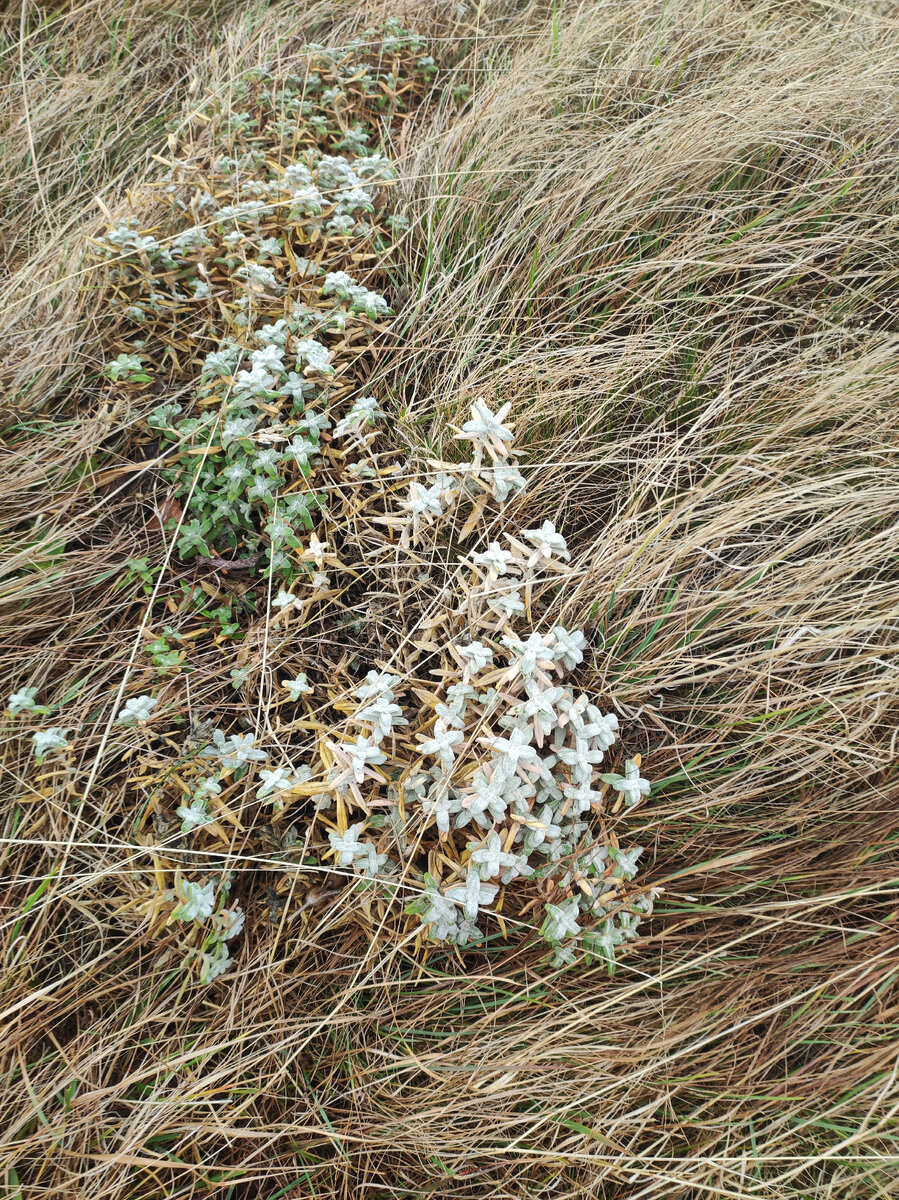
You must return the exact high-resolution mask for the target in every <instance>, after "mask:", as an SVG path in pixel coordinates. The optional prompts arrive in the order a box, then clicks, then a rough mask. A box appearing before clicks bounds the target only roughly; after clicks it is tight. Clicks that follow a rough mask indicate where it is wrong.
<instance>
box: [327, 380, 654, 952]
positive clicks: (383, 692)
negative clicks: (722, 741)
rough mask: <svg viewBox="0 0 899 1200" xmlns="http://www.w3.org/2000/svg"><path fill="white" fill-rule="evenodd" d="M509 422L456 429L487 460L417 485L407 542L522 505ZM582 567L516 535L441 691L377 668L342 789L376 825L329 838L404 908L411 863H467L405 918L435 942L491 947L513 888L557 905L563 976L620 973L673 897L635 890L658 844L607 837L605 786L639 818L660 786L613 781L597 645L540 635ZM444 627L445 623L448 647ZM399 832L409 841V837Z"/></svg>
mask: <svg viewBox="0 0 899 1200" xmlns="http://www.w3.org/2000/svg"><path fill="white" fill-rule="evenodd" d="M509 410H510V406H509V405H504V406H503V407H502V408H501V409H500V410H499V411H498V412H495V413H494V412H492V411H491V410H490V408H489V407H488V406H487V404H486V403H485V402H484V401H483V400H476V401H475V402H474V404H473V406H472V412H471V419H470V420H469V421H467V422H466V423H465V424H464V425H462V427H461V428H460V429H459V430H458V431H457V437H458V439H459V440H460V441H462V442H467V443H470V444H471V447H472V450H473V453H472V458H471V460H470V461H468V462H465V463H462V464H455V465H452V464H447V463H442V462H441V463H438V464H435V469H434V474H433V475H431V476H426V477H425V478H423V479H418V480H415V481H413V483H412V484H411V485H410V487H409V493H408V496H407V498H406V499H405V500H403V501H401V504H400V513H399V514H397V515H395V516H393V517H391V518H388V523H390V524H392V525H393V526H394V527H395V528H397V529H398V530H399V532H400V542H401V544H403V545H407V546H412V545H414V544H415V543H416V542H418V541H420V540H421V539H422V538H423V537H424V536H426V533H427V531H432V532H433V531H434V530H436V528H437V526H438V525H439V523H440V522H441V521H449V520H451V519H452V515H453V510H454V509H455V508H456V507H457V506H458V505H459V504H461V503H463V502H465V501H468V502H469V503H471V504H472V505H473V506H475V508H477V507H478V506H481V507H483V505H484V504H485V503H487V502H493V503H495V504H497V505H498V506H499V508H500V510H504V509H506V508H507V507H508V502H509V500H510V497H513V496H517V495H519V494H520V493H521V492H523V491H524V489H525V486H526V483H525V480H524V478H523V476H522V475H521V472H520V469H519V462H518V459H517V456H516V453H515V449H514V444H513V443H514V435H513V431H512V429H511V427H510V426H509V425H508V424H506V422H507V420H508V414H509ZM569 558H570V554H569V550H568V547H567V544H566V541H565V538H564V536H563V535H562V533H561V532H560V531H559V530H558V529H557V528H556V527H555V525H554V524H553V522H552V521H550V520H548V519H547V520H544V521H543V522H542V523H541V524H540V525H539V526H536V527H534V528H525V529H522V530H515V531H514V532H511V531H509V529H508V526H507V528H506V532H505V533H504V535H503V537H502V540H491V541H488V542H487V544H486V545H484V546H482V547H480V548H473V549H472V550H471V551H470V552H469V554H468V555H467V556H466V557H465V559H464V561H463V564H462V568H461V575H460V577H459V578H458V587H457V594H456V601H455V603H453V601H452V598H449V600H448V601H447V607H446V612H445V613H444V614H443V618H442V620H443V624H444V626H445V628H446V630H451V629H452V628H453V626H454V624H455V626H458V625H459V623H460V621H461V623H462V624H463V625H464V629H465V632H464V633H463V634H462V635H456V636H453V635H452V634H450V633H447V643H448V651H447V653H446V656H445V658H444V660H443V664H442V669H441V670H440V671H438V674H439V675H440V676H441V678H442V681H443V682H442V686H441V689H440V693H439V694H436V695H434V697H433V699H432V700H430V701H429V702H428V703H426V704H425V705H423V706H422V705H421V704H420V703H419V704H418V705H416V703H415V699H414V696H410V694H409V693H410V689H409V686H408V684H407V683H406V681H405V680H403V679H402V678H401V677H399V676H397V675H393V674H391V673H390V672H386V671H375V670H373V671H370V672H369V675H368V676H367V678H366V679H365V681H364V682H363V683H362V684H361V685H360V686H359V687H358V688H357V690H356V700H357V701H358V705H357V707H356V710H355V713H354V716H353V718H352V720H351V721H350V722H349V724H348V728H347V733H346V736H345V737H344V738H342V739H340V740H334V741H333V742H332V743H331V747H330V749H331V754H332V757H333V759H334V762H335V763H336V768H335V770H332V771H331V775H330V784H329V789H330V794H331V795H332V796H337V795H339V796H340V798H341V801H342V808H343V811H347V810H348V809H349V810H352V809H353V807H354V806H356V807H358V808H359V809H360V810H362V811H365V812H368V813H374V814H375V815H374V816H370V817H369V819H368V820H367V821H357V822H354V823H353V824H351V825H349V826H348V827H347V828H345V829H341V828H339V827H338V828H337V829H335V830H334V831H333V832H332V833H331V834H330V835H329V837H330V844H331V849H332V853H333V857H334V862H335V864H336V865H337V866H339V867H340V868H341V869H343V870H345V871H346V870H351V871H353V872H356V873H357V874H359V875H361V876H364V877H366V878H368V879H371V880H380V881H382V883H383V885H384V887H385V888H386V889H387V891H388V893H389V892H390V888H391V885H392V884H394V885H395V884H396V883H397V881H404V882H408V880H409V879H410V878H411V877H414V875H415V869H414V866H413V859H414V850H413V849H412V848H413V847H415V846H418V847H420V846H422V845H425V846H428V845H431V844H433V841H432V839H436V845H437V846H438V847H441V848H442V849H443V853H442V855H441V856H440V858H441V861H442V862H443V863H444V864H446V863H454V864H455V865H454V866H453V867H452V868H450V867H448V866H447V867H445V873H444V876H443V878H441V879H439V880H438V879H437V878H435V877H434V876H433V875H431V874H427V873H426V874H425V875H424V879H423V883H424V887H423V891H422V894H421V896H420V897H419V898H418V899H415V900H414V901H413V902H412V903H411V904H410V905H409V908H408V910H407V911H408V912H409V913H410V914H415V915H417V916H418V917H419V918H420V919H421V922H422V928H423V931H424V932H425V933H426V935H427V936H428V937H430V938H431V939H432V940H435V941H438V942H445V943H451V944H455V945H457V946H460V947H467V946H470V945H473V944H476V943H477V942H479V941H482V940H483V939H484V937H485V936H486V933H487V929H488V925H487V923H486V922H489V920H490V917H489V914H490V912H491V906H492V905H493V904H494V902H495V901H496V898H497V896H498V895H499V894H500V892H501V890H502V889H505V888H509V887H514V888H528V887H531V888H532V887H534V886H538V887H539V888H540V889H541V892H542V894H543V895H544V896H545V897H546V899H545V901H544V906H543V916H542V919H541V922H540V926H539V930H540V934H541V936H542V937H543V938H544V939H545V940H546V941H547V943H548V944H549V946H550V947H551V949H552V952H553V961H554V963H555V964H556V965H560V966H561V965H565V964H570V963H574V962H575V961H577V960H578V957H579V956H582V957H585V958H587V959H588V960H591V961H592V960H596V959H600V960H602V961H605V962H607V963H608V964H609V967H610V969H611V968H612V967H613V965H614V962H615V954H616V948H617V947H618V946H620V945H621V944H622V943H623V942H625V941H628V940H632V939H633V938H634V937H635V936H636V928H637V925H638V924H639V922H640V920H641V919H642V918H643V917H644V916H645V915H646V914H647V913H649V912H651V910H652V905H653V901H654V899H655V896H656V894H657V893H656V892H654V891H652V890H649V891H647V890H645V889H641V888H640V887H639V886H637V885H636V884H635V883H634V880H635V877H636V875H637V873H638V869H639V860H640V858H641V856H642V854H643V847H641V846H630V847H628V848H626V849H625V848H623V847H622V846H621V844H620V842H619V840H618V838H617V836H616V835H615V833H614V832H609V831H607V830H606V826H605V818H607V817H608V816H609V815H610V814H609V809H610V807H611V804H610V800H609V794H608V793H607V791H606V789H605V788H602V787H601V785H602V784H603V783H605V784H606V785H607V787H608V788H611V789H613V791H612V792H611V793H610V795H611V799H612V800H613V801H614V799H615V791H617V792H618V793H619V794H620V795H621V796H622V798H623V799H624V801H625V805H626V807H627V809H630V808H632V807H634V806H635V805H636V804H637V803H638V802H639V801H640V800H641V799H643V798H644V797H645V796H647V795H648V794H649V790H650V784H649V782H648V781H647V780H646V779H644V778H643V777H642V776H641V774H640V770H639V766H638V763H637V760H635V759H628V761H627V764H626V767H625V770H624V774H623V775H619V774H617V773H609V772H606V773H605V774H603V773H602V768H603V765H604V764H605V762H606V758H607V755H608V754H609V752H610V751H611V750H612V747H613V746H615V744H616V743H617V741H618V736H619V722H618V717H617V715H616V714H615V713H614V712H611V711H603V710H602V709H601V708H600V707H599V706H598V705H597V704H596V703H595V702H594V701H593V700H592V699H591V698H590V696H589V695H587V694H585V693H583V692H579V691H578V690H577V689H576V688H575V687H573V686H572V685H571V680H570V676H571V674H572V672H574V671H575V670H576V669H577V667H578V666H579V665H580V664H581V663H582V661H583V659H584V653H585V649H586V637H585V635H584V633H583V631H581V630H577V629H569V628H567V627H565V626H564V625H561V624H551V625H549V627H547V628H545V629H542V630H541V629H536V630H535V629H527V628H525V623H526V614H527V612H528V611H530V601H531V592H532V590H533V588H534V587H535V586H536V585H538V584H539V583H540V581H542V580H543V579H545V578H546V576H547V574H552V573H553V572H561V571H564V570H565V565H566V563H567V562H568V560H569ZM439 623H440V621H439V620H438V621H436V622H435V621H434V620H433V619H432V620H431V621H430V623H429V630H428V632H429V636H430V638H431V642H430V644H431V645H434V646H436V644H437V643H436V641H435V640H434V639H435V629H436V627H437V625H438V624H439ZM419 697H420V693H419ZM404 700H405V705H404V703H403V701H404ZM410 702H411V703H410ZM410 732H411V734H412V736H413V737H414V742H413V743H412V747H411V749H412V753H411V755H410ZM385 808H386V813H384V812H383V811H382V810H383V809H385ZM397 829H402V830H405V831H407V833H406V834H405V836H404V837H402V838H397V836H396V831H397ZM379 830H383V831H385V832H379ZM391 850H393V851H394V853H390V851H391ZM410 850H411V851H412V852H411V853H410V852H409V851H410Z"/></svg>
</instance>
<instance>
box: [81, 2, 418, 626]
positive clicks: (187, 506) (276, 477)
mask: <svg viewBox="0 0 899 1200" xmlns="http://www.w3.org/2000/svg"><path fill="white" fill-rule="evenodd" d="M423 49H424V47H423V44H422V43H421V41H420V40H419V38H418V37H417V36H416V35H415V34H411V33H408V32H407V31H405V30H403V29H402V28H401V27H400V26H398V25H397V24H396V23H389V24H388V26H387V27H386V29H384V30H382V31H380V33H379V35H378V37H377V39H375V40H372V39H371V38H368V37H365V36H363V37H360V38H357V39H354V40H352V41H350V42H349V43H347V44H346V45H345V46H343V47H341V48H339V49H335V50H328V49H326V48H325V47H321V46H313V47H309V48H308V53H307V56H306V69H305V71H303V72H302V73H297V74H294V75H290V76H288V77H287V78H284V79H276V78H275V77H274V76H272V75H271V74H270V73H269V72H267V71H265V70H261V69H259V70H255V71H252V72H249V73H248V74H247V76H245V77H244V78H242V79H240V80H238V81H237V82H236V83H235V85H234V87H233V88H232V91H231V95H230V97H229V101H228V103H229V105H230V107H226V106H225V104H224V102H223V101H222V100H220V99H218V98H215V97H213V98H212V100H211V101H210V105H209V111H208V113H207V114H206V115H205V118H204V119H206V120H207V121H208V122H209V126H210V133H209V135H208V138H209V140H210V141H211V144H204V145H203V147H202V152H199V151H198V150H197V149H196V147H194V145H193V144H192V143H191V144H189V145H188V144H186V145H185V146H184V152H183V154H182V155H181V156H180V157H178V156H176V157H175V160H174V161H173V163H172V166H171V169H170V171H169V173H168V176H167V178H166V181H165V182H164V184H163V187H164V194H165V195H166V197H167V199H168V203H169V215H168V217H167V219H166V220H165V221H163V222H161V223H160V225H159V226H158V227H155V228H153V229H146V228H143V227H141V226H140V224H139V222H138V220H137V218H136V217H134V216H132V217H130V218H128V219H126V220H123V221H121V222H119V224H118V225H117V226H116V227H115V228H113V229H111V230H110V231H109V233H108V234H106V236H105V237H104V238H103V239H102V241H101V243H100V248H101V251H102V253H104V254H105V255H106V256H108V257H109V258H110V260H111V261H112V262H113V263H114V265H113V266H112V267H111V271H110V276H111V284H112V292H113V295H114V298H115V301H116V303H117V304H118V306H119V308H120V311H121V312H122V315H123V317H124V321H125V324H126V325H131V326H132V327H134V326H136V327H137V330H136V332H137V333H138V336H137V338H136V339H134V338H133V335H132V340H131V342H130V351H131V352H122V353H120V354H119V355H118V356H117V357H116V358H114V359H112V360H111V361H110V362H108V363H107V366H106V373H107V375H108V376H109V378H110V379H112V380H113V381H115V382H125V383H142V382H147V381H149V380H151V379H153V378H155V379H157V380H159V379H160V378H161V376H162V375H163V373H167V374H168V377H169V378H170V379H172V378H174V377H177V378H178V379H179V380H180V379H186V380H188V381H192V379H193V378H194V377H195V376H196V379H195V382H190V387H191V388H192V390H193V392H194V397H193V402H192V403H191V404H190V405H189V407H188V411H185V410H184V406H183V405H182V404H179V403H174V402H170V403H163V404H159V405H158V406H157V407H156V408H155V409H154V410H153V412H152V413H151V414H150V415H149V417H148V418H147V427H148V431H149V432H150V434H151V436H152V437H154V438H158V439H160V440H161V442H162V448H163V450H164V451H165V465H164V467H163V468H162V471H161V475H162V479H163V481H164V482H165V483H166V484H168V487H169V491H170V497H171V498H172V500H173V502H174V503H172V504H170V513H171V511H172V510H173V511H174V513H175V515H169V517H168V524H169V527H170V528H172V529H177V532H178V540H177V554H178V556H179V557H180V558H181V559H183V560H190V559H193V558H196V557H198V556H199V557H204V558H216V559H219V560H224V561H229V562H239V563H240V564H241V565H242V566H243V567H245V568H246V569H247V570H249V571H251V572H252V573H253V575H254V576H257V577H258V576H262V577H263V578H268V577H272V578H274V579H275V580H276V582H277V585H278V588H280V587H281V586H282V585H288V586H289V585H292V584H294V583H295V582H296V581H297V580H298V579H302V581H303V582H304V583H305V584H307V585H309V586H311V587H312V588H313V590H315V589H316V588H318V589H319V590H321V587H322V579H321V577H320V574H319V573H317V572H316V571H315V569H314V564H311V563H310V562H309V561H308V560H303V559H297V558H296V557H294V556H293V555H291V553H290V552H291V550H297V549H298V548H299V546H300V543H301V539H302V537H303V536H304V534H306V533H308V532H309V531H311V530H312V529H313V528H315V527H316V526H317V524H318V523H320V516H321V513H322V511H323V509H324V508H325V507H326V505H327V502H328V494H329V491H330V490H333V489H339V488H340V486H341V480H342V477H343V474H344V472H345V471H346V470H347V469H348V468H351V467H352V464H351V463H348V462H346V461H345V460H344V459H343V458H341V459H338V460H336V461H335V458H334V456H333V454H330V453H329V451H328V448H327V446H323V444H322V435H323V434H324V433H325V432H326V431H333V436H334V437H335V438H340V437H343V438H347V437H348V436H350V435H353V434H356V433H359V432H361V431H362V430H364V429H365V427H366V426H367V425H368V424H369V423H370V422H371V420H372V418H373V417H374V416H375V415H376V414H377V413H378V412H379V408H378V403H377V400H376V399H375V398H374V397H372V396H369V395H366V394H364V379H365V374H366V371H367V369H368V365H367V364H368V359H367V356H366V345H367V343H368V342H370V341H371V340H372V339H373V338H375V337H377V336H378V334H379V332H380V330H381V327H380V326H379V322H381V321H383V319H384V318H385V317H388V316H390V315H391V312H392V309H391V307H390V304H389V303H388V300H387V299H386V298H385V296H384V295H382V294H381V293H380V292H379V291H377V290H374V289H373V288H372V287H371V286H369V285H370V283H372V282H373V281H376V279H377V278H382V277H383V276H384V264H385V262H386V261H387V260H389V256H390V252H391V247H392V246H393V245H394V244H395V241H396V237H397V236H398V235H399V234H401V233H402V232H403V230H404V227H405V222H404V220H403V218H402V217H400V216H397V215H392V214H390V213H389V212H388V211H387V208H386V204H387V192H388V188H389V186H390V184H391V183H392V181H393V179H394V169H393V166H392V164H391V163H390V162H389V161H388V160H387V159H386V158H385V156H384V155H383V154H382V153H380V152H379V151H378V149H377V148H376V143H377V139H378V130H379V128H380V127H381V126H382V125H383V123H385V122H389V121H390V119H391V118H392V117H393V116H394V115H395V114H396V113H399V112H401V111H402V110H403V109H404V108H405V107H406V106H407V105H408V104H409V103H410V101H411V100H412V99H413V98H414V97H420V95H421V93H422V92H423V90H424V89H425V88H426V86H427V84H428V81H429V79H430V78H431V76H432V75H433V73H434V71H435V67H434V63H433V60H432V59H431V57H430V56H428V55H426V54H424V53H423ZM204 343H205V345H206V346H207V347H208V350H207V352H206V353H205V355H202V356H201V357H200V358H197V348H198V347H201V346H203V345H204ZM138 350H139V351H141V353H140V354H138V353H136V351H138ZM253 599H254V597H253V594H252V593H250V595H249V596H248V597H247V598H246V601H245V603H246V604H247V605H248V606H250V607H251V608H252V606H253Z"/></svg>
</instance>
